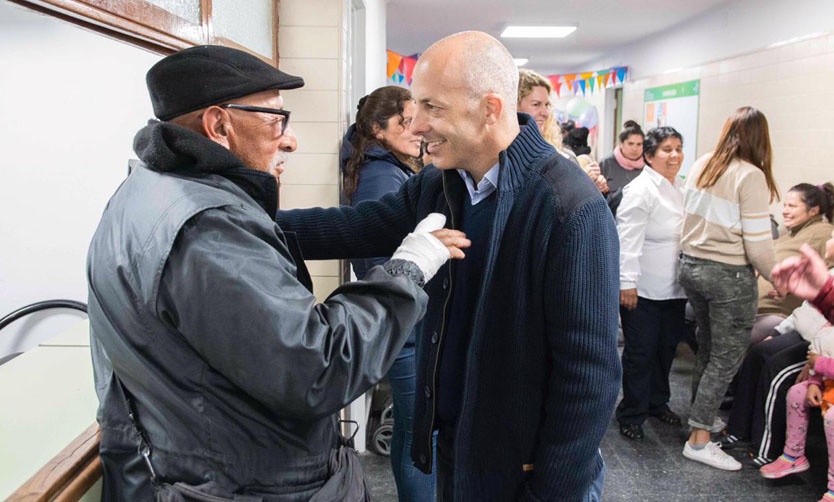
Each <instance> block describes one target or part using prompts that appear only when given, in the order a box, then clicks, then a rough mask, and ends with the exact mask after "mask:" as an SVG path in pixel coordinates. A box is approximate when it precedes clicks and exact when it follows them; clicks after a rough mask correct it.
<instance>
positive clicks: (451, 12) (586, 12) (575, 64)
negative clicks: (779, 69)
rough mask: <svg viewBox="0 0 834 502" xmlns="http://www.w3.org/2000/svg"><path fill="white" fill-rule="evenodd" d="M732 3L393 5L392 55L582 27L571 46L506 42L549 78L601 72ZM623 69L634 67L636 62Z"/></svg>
mask: <svg viewBox="0 0 834 502" xmlns="http://www.w3.org/2000/svg"><path fill="white" fill-rule="evenodd" d="M730 1H731V0H694V1H693V0H389V1H388V8H387V15H388V25H387V32H388V33H387V36H388V49H390V50H392V51H395V52H398V53H400V54H403V55H411V54H414V53H419V52H423V51H424V50H425V49H426V48H427V47H428V46H429V45H431V44H432V43H433V42H435V41H437V40H439V39H441V38H443V37H444V36H446V35H450V34H452V33H456V32H458V31H464V30H479V31H485V32H487V33H489V34H491V35H493V36H495V37H496V38H498V36H499V35H500V33H501V31H502V30H503V29H504V27H505V26H506V25H508V24H520V25H544V24H560V23H561V24H575V25H577V26H578V27H579V28H578V29H577V30H576V31H575V32H573V33H572V34H571V35H568V36H567V37H566V38H563V39H549V40H546V39H545V40H532V39H502V42H503V43H504V45H506V46H507V48H508V49H509V50H510V52H511V53H512V54H513V57H516V58H529V59H530V61H529V63H527V65H525V67H527V68H531V69H534V70H536V71H539V72H541V73H545V74H551V73H562V72H576V71H593V70H596V69H597V68H588V67H587V66H586V65H587V64H589V63H591V62H592V61H594V60H596V59H597V58H599V57H601V56H603V55H604V54H605V53H607V52H610V51H612V50H614V49H616V48H619V47H622V46H624V45H628V44H630V43H633V42H636V41H638V40H641V39H644V38H647V37H651V36H652V35H654V34H657V33H659V32H662V31H665V30H667V29H670V28H672V27H673V26H675V25H679V24H681V23H685V22H686V21H687V20H689V19H692V18H695V17H697V16H699V15H701V14H704V13H705V12H707V11H708V10H710V9H712V8H714V7H716V6H718V5H720V4H726V3H730ZM617 64H624V65H627V64H628V61H620V62H617Z"/></svg>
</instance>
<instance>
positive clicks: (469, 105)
mask: <svg viewBox="0 0 834 502" xmlns="http://www.w3.org/2000/svg"><path fill="white" fill-rule="evenodd" d="M411 92H412V94H413V95H414V99H415V100H416V101H417V110H416V112H415V114H414V121H413V122H412V124H411V128H412V132H413V133H414V134H416V135H419V136H422V137H423V140H424V141H425V142H426V151H427V153H428V154H429V155H431V158H432V163H433V164H434V165H435V167H437V168H439V169H456V168H457V169H466V170H472V169H474V168H477V167H478V166H479V165H480V164H482V163H483V162H484V159H483V158H482V157H484V155H483V152H484V150H485V149H484V148H483V146H482V145H483V141H482V139H483V138H484V137H485V134H486V128H485V126H486V122H485V119H484V116H483V114H482V113H479V112H480V111H481V108H482V106H481V105H482V103H481V102H480V100H479V99H477V98H476V97H473V96H472V95H471V93H469V92H468V90H467V89H466V87H465V86H464V85H463V83H462V82H461V79H460V77H459V76H458V75H457V72H455V71H453V70H452V69H447V66H446V65H444V64H442V61H435V60H432V59H429V58H424V59H423V60H422V62H418V63H417V67H416V68H415V70H414V74H413V80H412V87H411ZM488 162H493V161H492V160H490V161H488ZM490 165H491V164H490Z"/></svg>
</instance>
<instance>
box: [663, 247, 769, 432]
mask: <svg viewBox="0 0 834 502" xmlns="http://www.w3.org/2000/svg"><path fill="white" fill-rule="evenodd" d="M679 281H680V283H681V286H683V289H684V290H685V291H686V295H687V296H688V297H689V303H690V304H691V305H692V310H693V311H694V312H695V319H696V320H697V322H698V337H697V339H698V356H697V360H696V362H695V373H694V374H693V376H692V395H693V402H692V409H691V410H690V413H689V425H690V426H692V427H695V428H698V429H709V428H710V427H712V424H713V422H714V420H715V415H716V412H717V411H718V407H719V405H720V404H721V400H722V399H723V397H724V393H725V392H726V391H727V386H728V385H729V383H730V381H731V380H732V379H733V376H734V375H735V374H736V371H738V368H739V367H740V366H741V362H742V359H743V358H744V353H745V351H746V350H747V347H748V346H749V345H750V330H751V329H752V327H753V319H754V318H755V317H756V303H757V294H758V291H757V287H756V277H755V275H754V274H753V268H752V267H751V266H749V265H745V266H739V265H727V264H725V263H719V262H715V261H711V260H704V259H700V258H694V257H691V256H687V255H681V268H680V276H679Z"/></svg>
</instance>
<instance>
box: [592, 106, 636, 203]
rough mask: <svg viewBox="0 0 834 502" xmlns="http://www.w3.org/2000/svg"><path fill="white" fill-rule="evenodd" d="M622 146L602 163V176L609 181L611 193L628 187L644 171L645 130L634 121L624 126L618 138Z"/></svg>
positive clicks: (627, 122)
mask: <svg viewBox="0 0 834 502" xmlns="http://www.w3.org/2000/svg"><path fill="white" fill-rule="evenodd" d="M618 139H619V140H620V144H619V145H617V147H616V148H614V153H612V154H611V155H610V156H608V157H606V158H605V159H603V160H602V162H600V165H599V166H600V169H601V170H602V175H603V176H605V179H606V180H608V188H609V189H610V190H611V193H614V192H616V191H617V190H619V189H620V188H622V187H624V186H626V185H627V184H628V183H629V182H630V181H631V180H633V179H634V178H636V177H637V176H639V175H640V172H641V170H642V169H643V165H644V164H645V163H644V159H643V130H642V129H641V128H640V126H639V125H638V124H637V122H635V121H633V120H628V121H626V122H625V123H624V124H623V130H622V131H621V132H620V135H619V136H618Z"/></svg>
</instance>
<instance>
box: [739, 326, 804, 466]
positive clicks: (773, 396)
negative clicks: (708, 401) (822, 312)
mask: <svg viewBox="0 0 834 502" xmlns="http://www.w3.org/2000/svg"><path fill="white" fill-rule="evenodd" d="M808 345H809V343H808V342H806V341H805V340H804V339H803V338H802V337H801V336H800V335H799V333H797V332H796V331H790V332H788V333H785V334H784V335H779V336H775V337H774V338H772V339H770V340H767V341H764V342H761V343H757V344H756V345H753V346H752V347H751V348H750V350H749V351H748V353H747V355H746V356H745V358H744V363H743V364H742V366H741V369H740V370H739V373H738V384H737V386H736V392H735V397H734V398H733V408H732V410H731V411H730V420H729V422H728V423H727V432H729V433H730V434H733V435H734V436H738V437H740V438H743V439H749V440H750V445H751V449H752V450H753V451H754V453H755V454H756V456H759V457H764V458H768V459H771V460H772V459H775V458H776V457H778V456H779V455H780V454H781V453H782V449H783V448H784V447H785V427H786V425H787V424H786V416H785V415H786V409H785V406H786V404H785V403H786V401H785V397H786V395H787V393H788V389H790V387H791V386H792V385H793V384H795V383H796V377H797V375H798V374H799V372H800V370H801V369H802V366H804V365H805V361H806V360H807V356H808Z"/></svg>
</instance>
